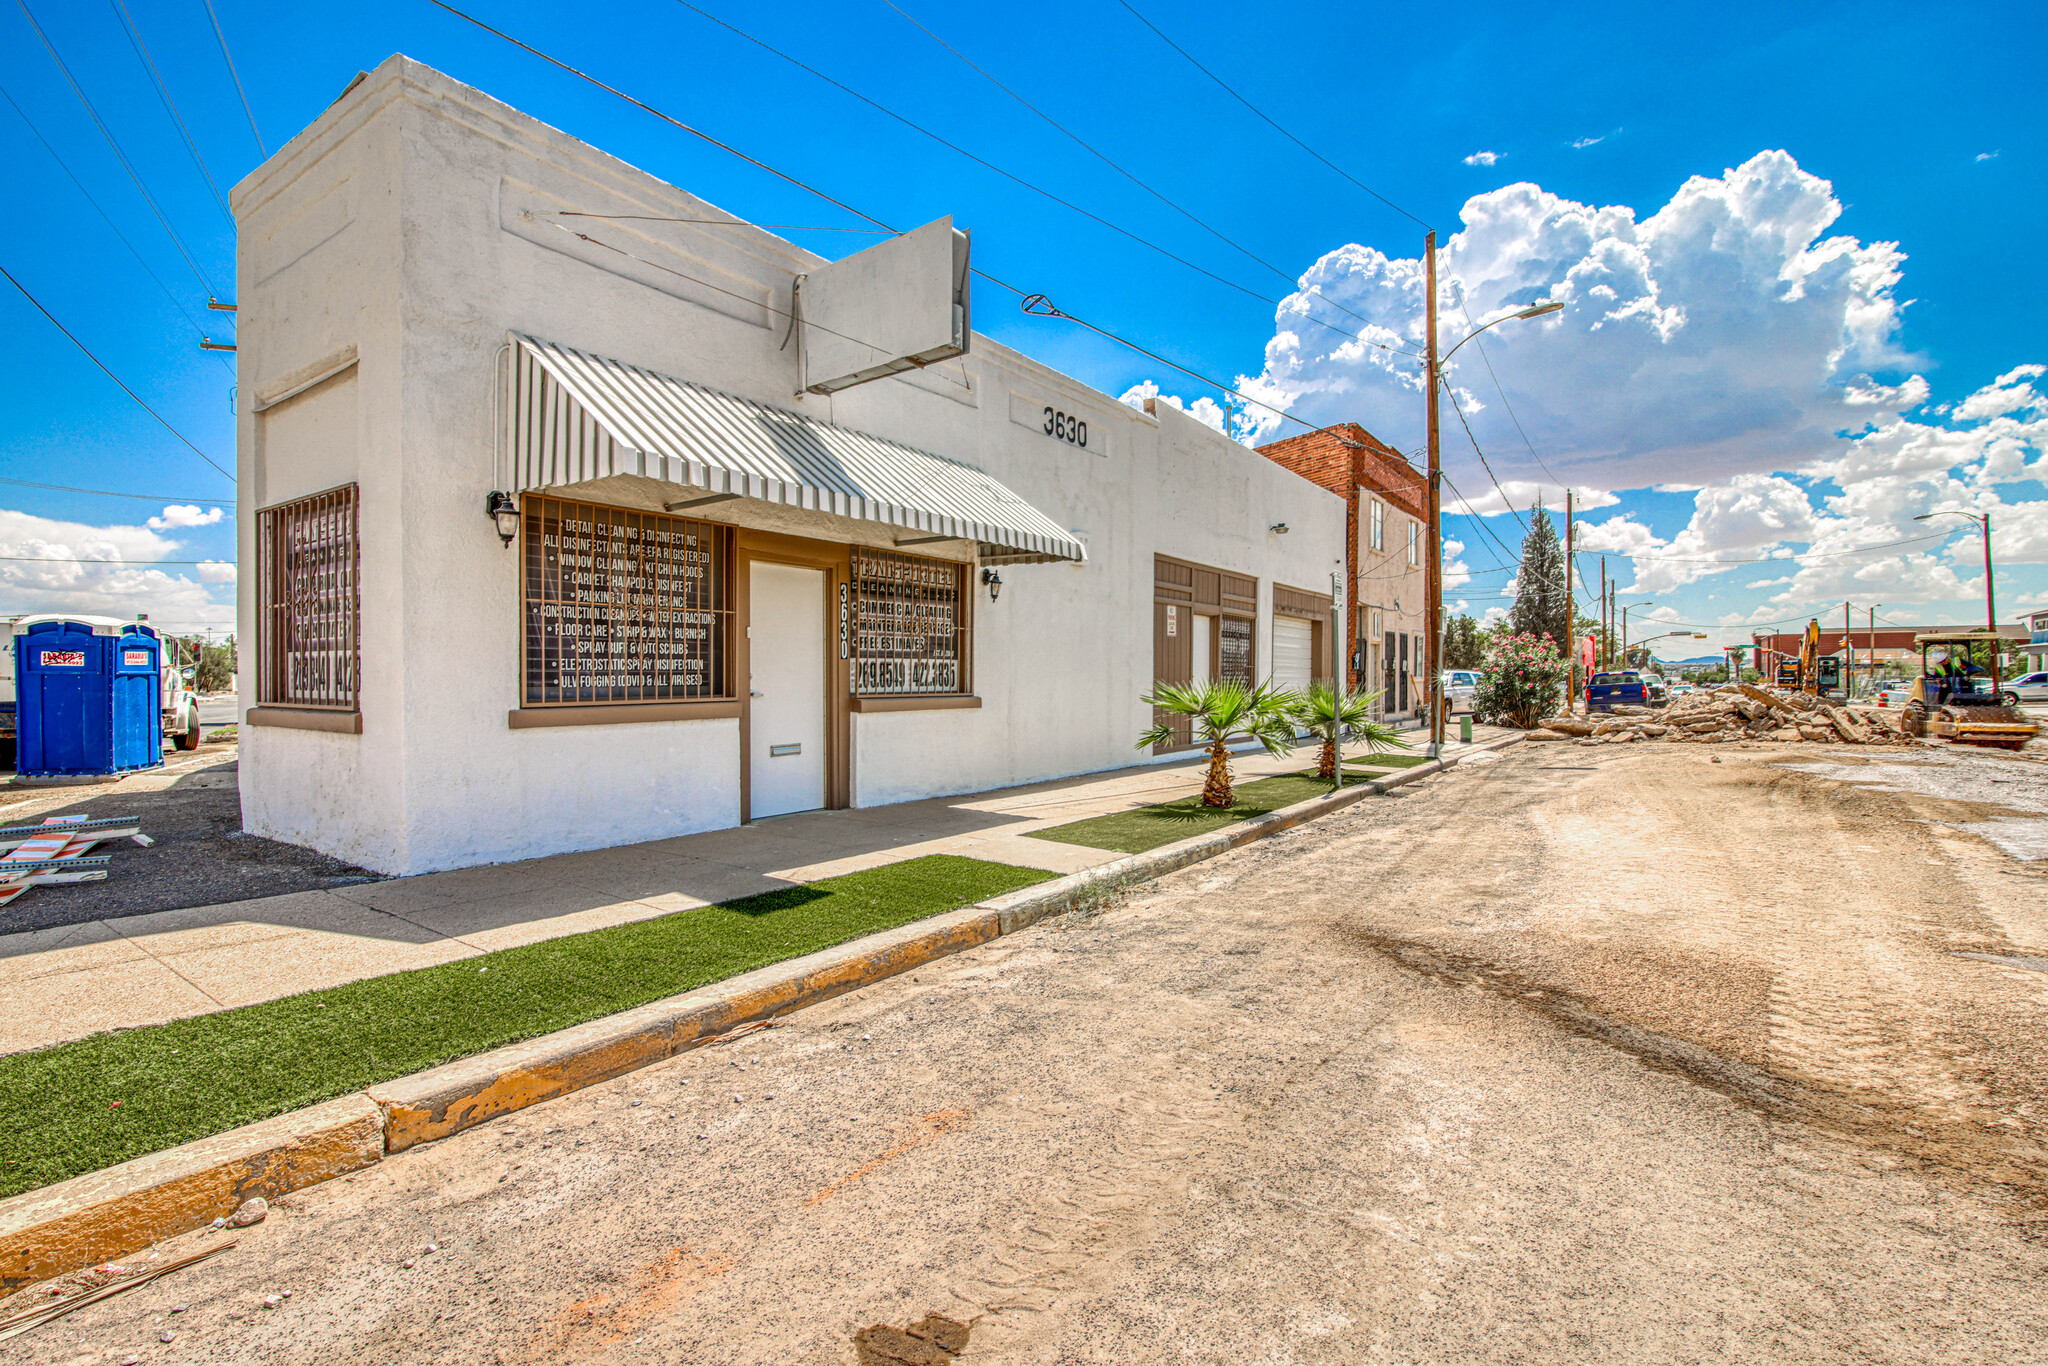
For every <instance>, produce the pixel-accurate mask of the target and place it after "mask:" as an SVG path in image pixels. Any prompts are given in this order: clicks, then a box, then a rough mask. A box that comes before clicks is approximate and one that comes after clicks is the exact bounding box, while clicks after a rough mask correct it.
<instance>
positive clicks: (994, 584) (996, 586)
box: [981, 569, 1003, 602]
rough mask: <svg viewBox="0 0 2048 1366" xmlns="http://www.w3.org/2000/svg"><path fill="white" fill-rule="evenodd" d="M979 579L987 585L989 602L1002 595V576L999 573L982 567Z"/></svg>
mask: <svg viewBox="0 0 2048 1366" xmlns="http://www.w3.org/2000/svg"><path fill="white" fill-rule="evenodd" d="M981 581H982V582H983V583H985V584H987V585H988V600H989V601H990V602H994V601H995V600H996V599H997V598H999V597H1001V596H1002V592H1003V576H1002V575H1001V574H998V573H996V571H995V570H993V569H984V570H982V571H981Z"/></svg>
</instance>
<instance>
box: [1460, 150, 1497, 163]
mask: <svg viewBox="0 0 2048 1366" xmlns="http://www.w3.org/2000/svg"><path fill="white" fill-rule="evenodd" d="M1499 160H1500V153H1499V152H1474V153H1473V154H1472V155H1471V156H1469V157H1466V158H1465V164H1466V165H1467V166H1491V165H1493V164H1494V163H1495V162H1497V161H1499Z"/></svg>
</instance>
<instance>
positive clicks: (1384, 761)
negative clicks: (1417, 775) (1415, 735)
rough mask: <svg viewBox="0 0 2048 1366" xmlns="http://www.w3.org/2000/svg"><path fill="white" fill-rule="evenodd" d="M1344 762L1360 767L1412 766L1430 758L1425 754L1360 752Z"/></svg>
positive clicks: (1428, 760) (1423, 762)
mask: <svg viewBox="0 0 2048 1366" xmlns="http://www.w3.org/2000/svg"><path fill="white" fill-rule="evenodd" d="M1344 762H1345V763H1347V764H1356V765H1358V766H1359V767H1360V768H1414V767H1415V766H1416V765H1417V764H1426V763H1429V762H1430V758H1429V756H1428V755H1427V754H1361V755H1359V756H1358V757H1356V758H1354V759H1346V760H1345V761H1344Z"/></svg>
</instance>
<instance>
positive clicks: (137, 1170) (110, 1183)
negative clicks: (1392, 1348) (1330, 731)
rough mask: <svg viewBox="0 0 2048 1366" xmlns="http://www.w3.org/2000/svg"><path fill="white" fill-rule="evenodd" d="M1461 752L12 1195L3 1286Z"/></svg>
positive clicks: (125, 1247)
mask: <svg viewBox="0 0 2048 1366" xmlns="http://www.w3.org/2000/svg"><path fill="white" fill-rule="evenodd" d="M1522 738H1523V737H1522V736H1521V735H1509V736H1506V737H1503V738H1502V739H1499V740H1494V741H1489V742H1487V743H1486V744H1483V745H1477V746H1474V747H1473V749H1471V750H1469V751H1467V752H1466V753H1464V754H1460V755H1457V756H1455V757H1452V758H1449V759H1438V760H1432V761H1431V762H1429V763H1426V764H1418V765H1416V766H1415V767H1414V768H1410V769H1406V770H1404V771H1402V772H1400V773H1396V774H1393V775H1391V776H1389V777H1386V778H1375V779H1373V780H1372V781H1370V782H1363V783H1357V784H1354V785H1352V786H1350V787H1346V788H1344V789H1342V790H1341V791H1338V792H1333V793H1330V794H1328V795H1327V796H1322V797H1313V798H1311V799H1309V800H1308V801H1305V802H1297V803H1296V804H1294V805H1293V806H1288V807H1283V808H1281V809H1280V810H1278V811H1274V812H1271V813H1269V814H1267V815H1264V816H1261V817H1259V818H1257V819H1256V820H1250V821H1245V822H1243V823H1242V824H1240V825H1235V826H1231V827H1230V828H1229V829H1227V830H1219V831H1217V832H1216V833H1214V834H1209V835H1197V836H1195V837H1194V838H1192V839H1185V840H1181V841H1179V842H1178V843H1175V844H1169V845H1165V846H1163V847H1161V848H1158V849H1152V850H1148V851H1147V852H1145V853H1142V854H1133V855H1131V856H1129V857H1128V858H1121V859H1118V860H1116V861H1115V862H1114V863H1106V864H1103V865H1101V866H1100V867H1096V868H1090V869H1087V870H1085V871H1083V872H1079V873H1072V874H1069V875H1068V876H1066V877H1060V878H1054V879H1053V880H1052V881H1050V882H1042V883H1039V884H1038V885H1036V886H1033V887H1027V888H1024V889H1023V890H1022V891H1017V892H1011V893H1009V894H1008V895H1006V896H1000V897H994V898H992V899H990V900H988V901H983V902H980V903H978V904H976V905H973V906H965V907H962V908H961V909H959V910H957V911H949V912H947V913H946V914H944V915H938V916H932V917H930V918H928V919H925V920H919V921H915V922H913V923H911V924H909V925H902V926H898V927H897V928H896V929H893V930H885V931H883V932H882V933H880V934H873V935H868V936H867V937H865V938H862V939H857V940H854V941H852V942H851V943H847V944H840V945H837V946H835V947H833V948H829V949H823V950H820V951H819V952H817V953H813V954H807V955H805V956H804V957H802V958H796V959H790V960H787V961H785V962H781V963H774V964H771V965H769V966H768V967H765V968H759V969H756V970H755V971H753V972H749V973H744V974H742V975H740V976H738V977H730V978H727V979H726V980H724V981H722V982H717V983H713V984H712V985H710V986H706V987H702V988H700V989H698V990H696V991H692V992H688V993H686V994H684V995H681V996H672V997H669V998H668V999H666V1000H662V1001H655V1002H652V1003H650V1004H648V1005H644V1006H641V1007H639V1008H638V1009H635V1010H628V1011H623V1012H621V1013H620V1014H617V1015H608V1016H606V1017H604V1018H603V1019H600V1020H592V1021H590V1022H588V1023H587V1024H581V1025H575V1026H572V1027H571V1028H568V1029H563V1030H558V1031H556V1032H555V1033H553V1034H546V1035H543V1036H541V1037H540V1038H536V1039H528V1040H526V1041H525V1042H524V1043H516V1044H511V1045H508V1046H507V1047H504V1048H498V1049H493V1050H492V1051H490V1052H489V1053H483V1054H479V1055H477V1056H476V1057H473V1058H463V1059H461V1060H459V1061H456V1062H451V1063H448V1064H445V1065H444V1066H441V1067H435V1068H430V1069H428V1070H427V1071H424V1072H416V1073H414V1074H412V1075H411V1076H406V1077H399V1078H397V1079H396V1080H393V1081H388V1082H384V1083H381V1084H379V1085H376V1086H372V1087H370V1088H369V1089H368V1091H367V1092H366V1093H365V1094H363V1095H360V1096H344V1097H341V1098H339V1099H337V1100H331V1101H327V1102H324V1103H322V1104H320V1105H315V1106H311V1107H309V1108H307V1109H304V1110H299V1111H295V1112H294V1113H292V1114H288V1115H279V1116H277V1117H275V1118H273V1119H267V1120H263V1121H261V1122H260V1123H256V1124H251V1125H247V1126H245V1127H243V1128H240V1129H233V1130H230V1131H229V1132H227V1133H224V1134H216V1135H215V1136H213V1137H212V1138H204V1139H200V1140H198V1141H197V1142H194V1143H186V1144H183V1145H181V1146H179V1147H176V1148H170V1149H167V1150H165V1151H164V1152H160V1153H152V1154H151V1155H149V1156H148V1157H141V1158H137V1159H135V1160H134V1161H132V1162H123V1163H121V1164H120V1165H118V1166H114V1167H109V1168H107V1169H106V1170H104V1171H98V1172H92V1173H89V1174H87V1175H85V1176H80V1177H74V1178H73V1179H71V1180H69V1181H60V1182H58V1183H57V1184H56V1185H53V1186H45V1187H43V1188H42V1189H40V1190H34V1191H28V1192H25V1193H23V1194H21V1195H17V1196H14V1197H12V1198H11V1199H8V1200H0V1295H4V1294H10V1293H12V1292H13V1291H15V1290H17V1289H20V1288H21V1287H22V1286H24V1285H28V1284H31V1283H33V1282H35V1281H39V1280H45V1279H47V1278H49V1277H51V1276H59V1275H62V1274H64V1273H65V1272H67V1271H75V1270H77V1269H78V1268H80V1267H84V1266H91V1265H93V1264H94V1263H96V1262H102V1261H106V1260H109V1259H111V1258H116V1257H125V1256H127V1255H128V1254H130V1253H133V1252H136V1251H139V1250H140V1249H142V1248H145V1247H148V1246H149V1245H150V1244H151V1243H155V1242H159V1241H161V1240H163V1239H165V1238H169V1237H172V1236H174V1235H176V1234H179V1233H185V1232H189V1231H190V1230H192V1229H195V1228H201V1227H203V1226H205V1225H206V1224H208V1223H211V1222H212V1221H213V1220H214V1219H217V1218H221V1217H223V1216H225V1215H228V1214H231V1213H233V1212H234V1209H235V1207H236V1206H237V1205H239V1204H241V1202H242V1201H244V1200H246V1199H248V1198H249V1197H250V1196H253V1195H261V1196H263V1197H265V1198H266V1199H275V1198H277V1197H278V1196H280V1195H284V1194H287V1193H288V1192H291V1191H294V1190H301V1189H303V1188H305V1187H307V1186H312V1185H317V1184H319V1183H320V1182H322V1181H328V1180H332V1179H333V1178H334V1177H337V1176H340V1175H343V1174H344V1173H347V1172H351V1171H356V1170H359V1169H360V1168H363V1167H367V1166H369V1165H371V1164H372V1163H375V1162H377V1161H378V1160H379V1159H381V1158H382V1157H383V1156H384V1155H385V1154H387V1153H397V1152H403V1151H404V1150H405V1149H407V1148H411V1147H415V1146H417V1145H419V1144H421V1143H427V1142H431V1141H433V1140H434V1139H437V1138H446V1137H447V1136H449V1135H450V1134H455V1133H460V1132H461V1131H462V1130H464V1129H469V1128H473V1127H475V1126H477V1125H479V1124H485V1123H488V1122H490V1121H491V1120H493V1119H496V1118H499V1117H500V1116H503V1115H507V1114H510V1113H512V1112H513V1111H516V1110H523V1109H525V1108H526V1107H528V1106H530V1105H536V1104H538V1103H540V1102H541V1101H544V1100H551V1099H553V1098H555V1097H557V1096H564V1095H567V1094H569V1093H570V1092H572V1091H580V1090H582V1089H583V1088H584V1087H587V1086H594V1085H596V1084H597V1083H599V1082H602V1081H608V1080H610V1079H611V1078H613V1077H617V1076H622V1075H624V1074H625V1073H627V1072H632V1071H636V1070H638V1069H639V1068H642V1067H646V1066H648V1065H649V1064H651V1063H656V1062H660V1061H662V1060H663V1059H665V1058H670V1057H673V1056H675V1055H676V1054H678V1053H682V1052H686V1051H688V1050H689V1049H692V1048H696V1047H700V1046H702V1045H704V1044H707V1043H710V1042H712V1041H713V1040H715V1039H717V1038H718V1037H719V1036H721V1035H723V1034H725V1033H727V1032H728V1031H730V1030H733V1029H736V1028H738V1027H739V1026H741V1025H745V1024H754V1023H758V1022H761V1021H765V1020H770V1019H773V1018H775V1017H776V1016H778V1015H784V1014H787V1013H788V1012H790V1011H793V1010H800V1009H802V1008H803V1007H805V1006H809V1005H816V1004H818V1003H819V1002H821V1001H828V1000H831V999H832V998H833V997H835V996H841V995H844V994H845V993H847V992H849V991H855V990H858V989H859V988H861V987H865V986H870V985H872V984H874V983H876V982H880V981H884V980H886V979H887V978H890V977H894V976H896V975H897V974H898V973H902V972H908V971H910V970H911V969H913V968H916V967H919V966H922V965H923V964H926V963H930V962H933V961H935V960H937V959H940V958H946V957H950V956H951V955H953V954H956V953H959V952H961V951H963V950H966V949H970V948H973V947H975V946H976V945H978V944H985V943H987V942H988V941H990V940H992V939H997V938H1000V937H1001V936H1003V935H1006V934H1015V933H1016V932H1017V931H1019V930H1022V929H1026V928H1028V927H1029V926H1031V925H1035V924H1037V923H1038V922H1039V921H1041V920H1043V919H1045V918H1047V917H1048V916H1053V915H1058V914H1060V913H1061V912H1063V911H1068V910H1071V909H1073V908H1074V907H1076V906H1080V905H1085V904H1087V903H1088V902H1091V901H1094V900H1096V899H1098V898H1100V897H1102V896H1105V895H1107V894H1109V893H1111V892H1113V891H1115V890H1117V889H1119V888H1122V887H1128V886H1131V885H1133V884H1136V883H1140V882H1148V881H1151V880H1152V879H1154V878H1159V877H1164V876H1165V875H1166V874H1168V873H1171V872H1175V871H1177V870H1179V869H1181V868H1186V867H1188V866H1189V865H1191V864H1195V863H1200V862H1202V861H1204V860H1206V859H1211V858H1215V857H1216V856H1217V855H1219V854H1225V853H1228V852H1229V851H1230V850H1232V849H1236V848H1239V847H1241V846H1243V845H1246V844H1250V843H1252V842H1253V841H1255V840H1261V839H1265V838H1266V837H1267V836H1269V835H1276V834H1278V833H1280V832H1281V831H1283V830H1289V829H1292V828H1294V827H1295V826H1297V825H1301V824H1303V823H1305V822H1307V821H1311V820H1314V819H1315V818H1316V817H1318V816H1322V815H1327V814H1328V813H1330V812H1332V811H1336V810H1340V809H1342V808H1343V807H1347V806H1351V805H1354V804H1355V803H1357V802H1360V801H1363V800H1364V799H1365V798H1367V797H1373V796H1380V795H1383V794H1385V793H1386V792H1388V791H1390V790H1392V789H1394V788H1396V787H1400V786H1402V785H1404V784H1407V783H1412V782H1416V781H1418V780H1419V779H1422V778H1426V777H1428V776H1429V775H1431V774H1433V773H1441V772H1443V771H1444V770H1446V769H1448V768H1451V767H1454V766H1455V765H1457V764H1458V763H1459V762H1460V761H1462V760H1463V759H1465V758H1467V757H1469V756H1470V755H1471V754H1477V753H1482V752H1485V751H1489V750H1496V749H1501V748H1504V747H1506V746H1508V745H1511V744H1514V743H1516V742H1517V741H1519V740H1521V739H1522Z"/></svg>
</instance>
